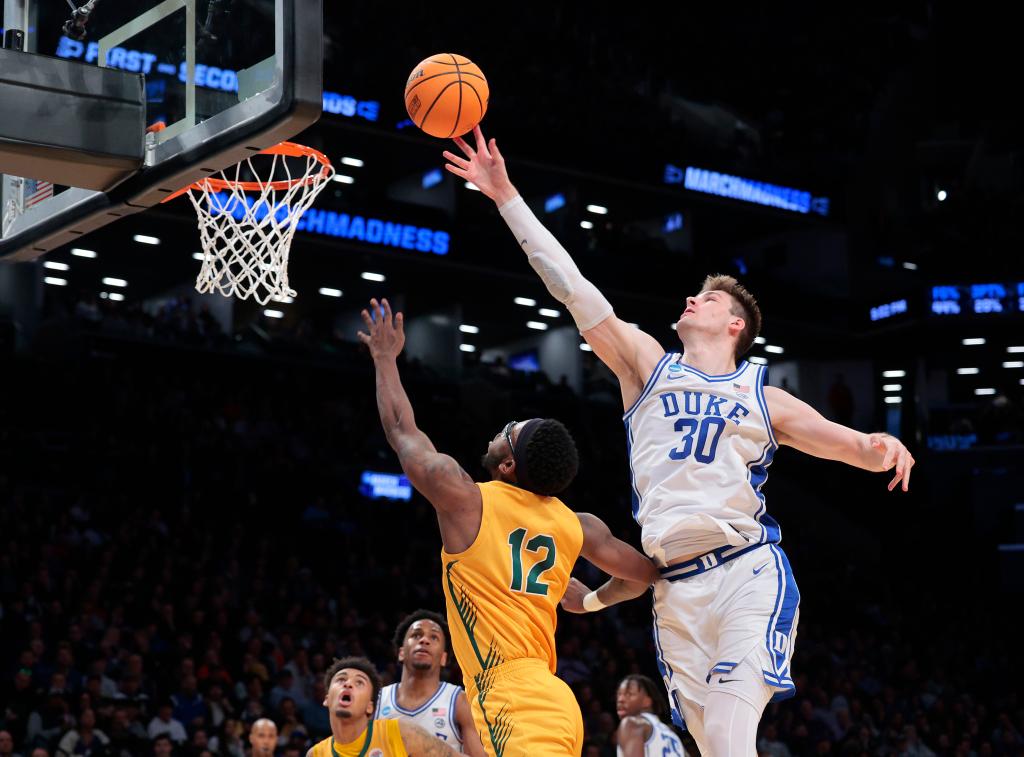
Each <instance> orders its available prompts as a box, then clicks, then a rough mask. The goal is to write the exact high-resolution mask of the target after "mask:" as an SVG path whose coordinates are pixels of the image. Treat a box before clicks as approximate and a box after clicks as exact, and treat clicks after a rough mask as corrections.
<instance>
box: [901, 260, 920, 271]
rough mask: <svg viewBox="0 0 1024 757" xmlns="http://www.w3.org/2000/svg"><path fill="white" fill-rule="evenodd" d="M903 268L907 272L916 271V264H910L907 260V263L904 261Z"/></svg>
mask: <svg viewBox="0 0 1024 757" xmlns="http://www.w3.org/2000/svg"><path fill="white" fill-rule="evenodd" d="M903 267H904V268H906V269H907V270H908V271H916V270H917V263H911V262H910V261H909V260H908V261H906V262H905V263H904V264H903Z"/></svg>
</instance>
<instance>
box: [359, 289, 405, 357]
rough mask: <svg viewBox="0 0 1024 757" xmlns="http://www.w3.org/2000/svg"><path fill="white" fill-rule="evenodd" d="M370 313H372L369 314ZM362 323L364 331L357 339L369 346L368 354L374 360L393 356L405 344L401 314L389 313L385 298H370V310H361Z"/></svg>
mask: <svg viewBox="0 0 1024 757" xmlns="http://www.w3.org/2000/svg"><path fill="white" fill-rule="evenodd" d="M370 313H373V315H372V316H371V315H370ZM362 316H363V323H365V324H366V331H368V332H369V333H366V332H363V331H360V332H359V341H360V342H362V343H363V344H365V345H366V346H367V347H369V348H370V356H371V357H372V358H373V359H374V360H378V359H380V358H395V357H398V353H400V352H401V351H402V347H404V346H405V327H404V322H403V320H402V314H401V313H397V314H395V315H392V314H391V305H390V304H389V303H388V301H387V300H386V299H384V300H381V302H380V304H378V303H377V300H375V299H371V300H370V310H369V311H366V310H363V312H362Z"/></svg>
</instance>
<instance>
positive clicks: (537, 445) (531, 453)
mask: <svg viewBox="0 0 1024 757" xmlns="http://www.w3.org/2000/svg"><path fill="white" fill-rule="evenodd" d="M516 454H517V455H521V456H522V459H523V462H524V463H525V468H526V469H527V470H528V471H529V484H528V486H527V487H525V488H528V489H529V490H530V491H532V492H533V493H534V494H540V495H542V496H545V497H553V496H555V495H556V494H558V493H560V492H562V491H565V490H566V489H567V488H568V487H569V484H571V483H572V481H573V479H574V478H576V471H578V470H579V467H580V458H579V453H578V452H577V451H576V442H575V441H574V440H573V438H572V434H570V433H569V429H567V428H566V427H565V426H564V425H562V423H561V422H560V421H556V420H555V419H554V418H547V419H545V420H542V421H540V423H538V424H537V426H536V428H534V429H532V434H531V435H530V438H529V439H527V440H526V444H525V445H524V446H523V449H522V451H520V450H519V445H518V444H516Z"/></svg>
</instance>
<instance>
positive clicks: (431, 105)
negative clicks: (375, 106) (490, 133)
mask: <svg viewBox="0 0 1024 757" xmlns="http://www.w3.org/2000/svg"><path fill="white" fill-rule="evenodd" d="M489 95H490V90H489V89H488V87H487V79H486V78H484V73H483V71H481V70H480V67H479V66H478V65H476V64H475V63H474V62H473V61H471V60H470V59H469V58H466V57H463V56H461V55H453V54H452V53H439V54H438V55H431V56H430V57H429V58H427V59H426V60H423V61H421V62H420V63H418V64H416V67H415V68H414V69H413V70H412V73H411V74H409V81H408V82H406V85H405V109H406V111H407V112H408V113H409V118H410V119H412V122H413V123H414V124H416V126H418V127H419V128H420V129H422V130H423V131H425V132H426V133H427V134H429V135H430V136H432V137H441V138H443V139H450V138H452V137H461V136H462V135H463V134H465V133H466V132H468V131H471V130H472V129H473V127H474V126H476V125H477V124H478V123H480V121H481V119H483V117H484V113H486V112H487V99H488V97H489Z"/></svg>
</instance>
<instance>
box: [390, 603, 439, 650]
mask: <svg viewBox="0 0 1024 757" xmlns="http://www.w3.org/2000/svg"><path fill="white" fill-rule="evenodd" d="M417 620H429V621H432V622H434V623H437V624H438V625H439V626H441V630H442V631H443V632H444V648H445V650H446V651H447V649H448V621H446V620H445V619H444V616H442V615H440V614H438V613H436V612H431V611H430V610H416V612H411V613H409V614H408V615H406V616H405V617H404V618H402V621H401V622H400V623H399V624H398V626H397V627H396V628H395V638H393V639H392V640H391V643H392V644H394V645H395V649H401V648H402V645H403V644H405V635H406V634H407V633H409V629H410V628H412V624H413V623H415V622H416V621H417Z"/></svg>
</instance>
